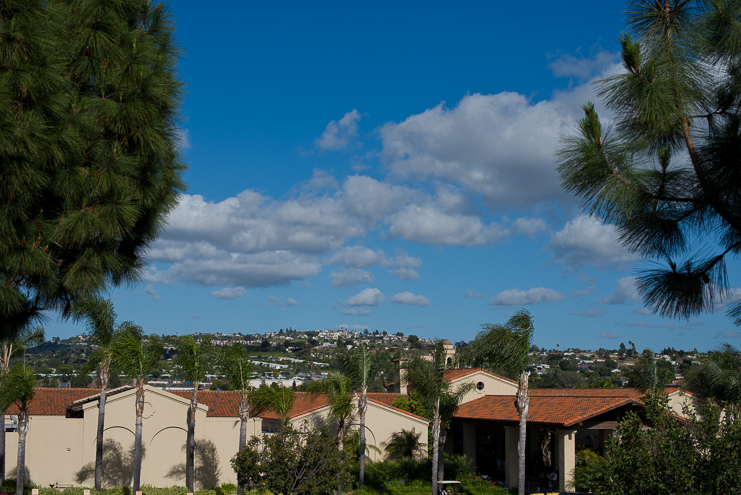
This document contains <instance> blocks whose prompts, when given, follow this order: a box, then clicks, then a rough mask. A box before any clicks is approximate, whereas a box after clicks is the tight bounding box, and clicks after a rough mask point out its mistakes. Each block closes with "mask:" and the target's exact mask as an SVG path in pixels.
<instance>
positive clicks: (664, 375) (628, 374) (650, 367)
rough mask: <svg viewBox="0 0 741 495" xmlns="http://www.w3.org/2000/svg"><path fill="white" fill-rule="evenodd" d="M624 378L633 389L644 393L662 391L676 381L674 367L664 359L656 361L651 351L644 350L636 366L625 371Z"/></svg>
mask: <svg viewBox="0 0 741 495" xmlns="http://www.w3.org/2000/svg"><path fill="white" fill-rule="evenodd" d="M623 376H624V377H625V378H627V379H628V384H629V385H630V386H631V387H636V388H639V389H641V390H642V391H644V392H645V391H646V390H660V389H663V388H664V387H665V386H666V385H668V384H669V383H671V382H672V380H673V379H674V366H673V365H672V364H671V363H670V362H669V361H665V360H663V359H656V358H655V357H654V353H653V351H651V349H644V351H643V353H641V356H640V357H639V358H638V359H637V360H636V363H635V365H633V366H629V367H626V368H625V369H623Z"/></svg>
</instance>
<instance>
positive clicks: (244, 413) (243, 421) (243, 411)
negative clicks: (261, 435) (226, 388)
mask: <svg viewBox="0 0 741 495" xmlns="http://www.w3.org/2000/svg"><path fill="white" fill-rule="evenodd" d="M249 419H250V403H249V401H248V400H247V396H246V395H242V398H241V399H240V401H239V450H240V451H241V450H242V449H243V448H244V446H245V445H247V420H249ZM243 493H244V485H243V484H242V483H239V484H238V485H237V495H242V494H243Z"/></svg>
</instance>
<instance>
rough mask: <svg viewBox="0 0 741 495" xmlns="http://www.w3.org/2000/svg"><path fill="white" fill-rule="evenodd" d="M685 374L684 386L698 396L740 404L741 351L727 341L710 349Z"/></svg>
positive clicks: (725, 402)
mask: <svg viewBox="0 0 741 495" xmlns="http://www.w3.org/2000/svg"><path fill="white" fill-rule="evenodd" d="M691 370H692V371H691V372H688V373H686V374H685V377H684V386H685V388H687V389H688V390H690V391H692V392H693V393H696V394H698V395H699V396H700V397H705V398H711V399H714V400H717V401H720V402H722V403H724V404H733V405H735V406H736V407H738V405H739V404H741V353H740V352H739V350H738V349H736V348H735V347H733V346H732V345H730V344H728V343H724V344H723V345H722V346H721V348H720V350H717V351H710V352H708V354H707V356H705V358H704V359H703V360H702V363H701V364H700V365H699V366H693V367H692V368H691Z"/></svg>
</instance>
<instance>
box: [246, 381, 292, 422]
mask: <svg viewBox="0 0 741 495" xmlns="http://www.w3.org/2000/svg"><path fill="white" fill-rule="evenodd" d="M273 385H275V386H274V387H273V386H270V387H268V386H267V385H265V384H262V385H260V388H258V389H257V390H255V391H254V392H252V393H251V394H250V405H251V407H252V409H253V410H254V413H255V414H261V413H262V412H263V411H274V412H275V413H277V414H278V416H280V418H281V426H282V429H285V427H286V425H288V418H289V415H290V413H291V409H293V403H294V402H296V392H295V391H294V390H293V389H292V388H290V387H284V386H283V385H281V384H277V383H274V384H273Z"/></svg>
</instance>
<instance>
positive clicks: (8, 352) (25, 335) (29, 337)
mask: <svg viewBox="0 0 741 495" xmlns="http://www.w3.org/2000/svg"><path fill="white" fill-rule="evenodd" d="M43 343H44V329H43V328H41V327H36V328H35V329H33V330H30V329H29V328H23V329H21V330H20V331H19V332H18V333H17V334H16V335H15V336H11V335H6V336H5V338H2V339H0V380H3V379H5V377H6V376H7V375H8V371H10V360H11V358H12V357H13V356H15V355H17V354H18V353H19V352H25V351H26V349H29V348H31V347H36V346H40V345H42V344H43ZM0 425H2V427H0V485H2V482H3V481H5V427H4V425H5V409H2V412H0Z"/></svg>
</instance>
